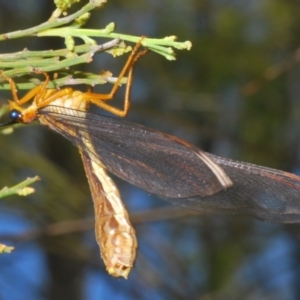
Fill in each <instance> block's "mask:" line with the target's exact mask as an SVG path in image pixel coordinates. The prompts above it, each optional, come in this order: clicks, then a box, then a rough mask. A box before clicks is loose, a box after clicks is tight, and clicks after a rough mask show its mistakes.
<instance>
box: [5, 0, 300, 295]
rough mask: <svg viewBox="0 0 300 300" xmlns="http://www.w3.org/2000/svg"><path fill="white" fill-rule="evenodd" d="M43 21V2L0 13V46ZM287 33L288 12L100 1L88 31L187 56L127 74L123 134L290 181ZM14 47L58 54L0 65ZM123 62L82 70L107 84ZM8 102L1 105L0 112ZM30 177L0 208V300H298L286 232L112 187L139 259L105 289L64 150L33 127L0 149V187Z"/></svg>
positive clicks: (291, 54) (86, 195)
mask: <svg viewBox="0 0 300 300" xmlns="http://www.w3.org/2000/svg"><path fill="white" fill-rule="evenodd" d="M81 2H82V3H81V4H78V5H77V6H75V8H76V7H77V8H79V7H80V5H82V4H84V3H85V1H81ZM53 10H54V5H53V3H52V1H50V0H47V1H38V0H26V1H24V0H23V1H22V0H14V1H9V0H0V32H2V33H6V32H10V31H14V30H21V29H25V28H29V27H32V26H35V25H37V24H39V23H41V22H44V21H45V20H47V19H48V18H49V16H50V14H51V12H52V11H53ZM299 19H300V1H298V0H272V1H268V0H251V1H246V0H238V1H237V0H185V1H179V0H127V1H121V0H109V1H108V3H107V5H106V6H105V8H104V9H101V10H97V11H94V12H93V15H92V18H91V20H90V21H89V23H88V24H87V27H94V28H103V27H105V26H106V25H107V24H108V23H109V22H112V21H113V22H115V23H116V25H117V30H116V31H119V32H122V33H128V34H132V35H138V36H139V35H147V36H149V37H163V36H168V35H177V36H178V37H179V40H181V41H185V40H190V41H192V43H193V47H192V49H191V51H180V52H177V60H176V61H173V62H170V61H167V60H166V59H165V58H163V57H161V56H159V55H157V54H155V53H150V54H148V55H147V56H145V57H143V58H142V59H141V60H140V61H139V62H138V65H137V68H136V72H135V78H134V87H133V93H132V108H131V111H130V114H129V116H128V117H127V119H128V120H131V121H134V122H137V123H140V124H144V125H146V126H148V127H152V128H155V129H158V130H160V131H164V132H167V133H169V134H173V135H176V136H179V137H182V138H184V139H186V140H188V141H189V142H192V143H193V144H195V145H197V146H199V147H200V148H201V149H203V150H205V151H209V152H212V153H215V154H218V155H221V156H226V157H230V158H233V159H237V160H242V161H247V162H251V163H256V164H260V165H264V166H269V167H274V168H279V169H283V170H287V171H290V172H294V173H299V172H300V170H299V167H300V147H299V146H300V145H299V143H300V120H299V117H300V98H299V94H300V93H299V92H300V68H299V64H298V60H299V59H300V56H299V53H300V52H299V51H300V48H299V44H300V43H299V36H300V22H299ZM25 47H26V48H28V49H30V50H42V49H49V48H53V49H59V48H63V41H62V40H61V39H59V38H51V39H50V38H49V39H45V38H43V39H42V38H36V37H31V38H30V39H19V40H12V41H6V42H2V43H1V52H2V53H7V52H16V51H21V50H22V49H24V48H25ZM125 59H126V57H122V58H118V59H113V58H112V57H110V56H109V55H107V54H101V55H98V56H97V57H96V58H95V60H94V62H93V63H92V64H90V65H85V66H83V70H86V71H93V72H100V71H101V70H103V69H104V70H111V71H113V72H114V74H118V71H119V70H120V69H121V68H122V66H123V64H124V61H125ZM109 88H110V86H109V85H107V86H105V87H102V86H101V87H100V88H99V89H98V91H101V92H103V91H108V90H109ZM83 89H84V87H83ZM8 97H10V93H8V92H7V93H6V92H4V91H2V92H1V99H2V103H3V104H4V103H6V99H7V98H8ZM122 99H123V98H122V92H121V93H119V94H118V97H117V99H116V100H115V103H117V104H116V105H118V103H119V104H120V105H121V103H122ZM34 175H39V176H40V177H41V178H42V180H41V181H40V182H38V183H37V184H35V185H34V187H35V188H36V193H35V194H33V195H30V196H28V197H26V198H22V197H18V196H12V197H9V198H6V199H4V200H1V201H0V242H2V243H6V244H8V245H12V246H15V247H16V250H15V251H14V252H13V253H12V254H10V255H8V254H5V255H1V256H0V299H1V300H2V299H4V300H6V299H9V300H19V299H31V300H34V299H53V300H60V299H62V300H66V299H72V300H76V299H87V300H94V299H117V300H119V299H122V300H127V299H145V300H146V299H151V300H153V299H199V300H200V299H201V300H208V299H213V300H215V299H249V300H250V299H251V300H253V299H260V300H267V299H268V300H269V299H272V300H273V299H274V300H276V299H285V300H294V299H295V300H296V299H299V298H300V282H299V278H300V276H299V275H300V274H299V273H300V270H299V266H300V227H299V225H278V224H267V223H263V222H260V221H257V220H254V219H252V218H248V217H222V216H204V215H200V214H198V215H196V214H195V213H194V212H189V211H188V210H184V209H181V208H176V207H173V206H172V205H170V204H169V203H166V202H164V201H162V200H160V199H157V198H155V197H153V196H151V195H149V194H148V193H145V192H144V191H142V190H140V189H137V188H135V187H133V186H130V185H129V184H127V183H125V182H122V181H121V180H118V179H116V182H117V184H118V186H119V187H120V190H121V194H122V197H123V199H124V200H125V202H126V205H127V207H128V209H129V211H130V215H131V219H132V221H133V222H134V226H135V228H136V230H137V235H138V240H139V244H140V248H139V254H138V258H137V261H136V264H135V268H134V269H133V270H132V272H131V274H130V276H129V279H128V280H122V279H115V278H112V277H110V276H109V275H108V274H107V273H106V271H105V267H104V265H103V262H102V260H101V259H100V255H99V249H98V246H97V244H96V242H95V239H94V231H93V206H92V200H91V196H90V192H89V188H88V184H87V180H86V178H85V174H84V171H83V167H82V165H81V160H80V157H79V155H78V152H77V149H76V148H74V147H73V146H72V145H71V144H70V143H69V142H68V141H66V140H64V139H63V138H62V137H61V136H59V135H58V134H56V133H54V132H51V131H50V130H48V129H47V128H43V127H42V126H40V125H38V124H36V125H31V126H23V127H22V128H18V129H17V130H15V132H14V133H13V134H11V135H1V136H0V187H4V186H12V185H14V184H16V183H18V182H19V181H21V180H23V179H25V178H26V177H28V176H34ZM299 199H300V197H299Z"/></svg>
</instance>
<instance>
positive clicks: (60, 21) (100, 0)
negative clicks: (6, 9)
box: [0, 0, 106, 41]
mask: <svg viewBox="0 0 300 300" xmlns="http://www.w3.org/2000/svg"><path fill="white" fill-rule="evenodd" d="M104 3H106V0H94V1H90V2H89V3H87V4H86V5H85V6H83V7H82V8H81V9H80V10H78V11H77V12H75V13H74V14H72V15H69V16H67V17H64V18H57V19H53V20H51V21H47V22H45V23H42V24H40V25H38V26H34V27H32V28H28V29H25V30H17V31H13V32H9V33H2V34H0V41H5V40H8V39H16V38H20V37H26V36H29V35H36V34H37V33H38V32H40V31H44V30H47V29H50V28H54V27H58V26H62V25H65V24H68V23H70V22H72V21H73V20H75V19H76V18H78V17H80V16H82V15H83V14H85V13H87V12H89V11H91V10H93V9H95V8H96V7H100V6H101V5H103V4H104Z"/></svg>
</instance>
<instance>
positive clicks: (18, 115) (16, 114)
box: [9, 109, 22, 122]
mask: <svg viewBox="0 0 300 300" xmlns="http://www.w3.org/2000/svg"><path fill="white" fill-rule="evenodd" d="M9 117H10V119H11V120H12V121H14V122H18V121H19V120H20V119H21V117H22V115H21V113H20V112H19V111H18V110H16V109H13V110H12V111H11V112H10V113H9Z"/></svg>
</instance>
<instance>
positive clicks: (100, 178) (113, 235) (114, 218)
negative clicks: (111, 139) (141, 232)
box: [80, 151, 138, 279]
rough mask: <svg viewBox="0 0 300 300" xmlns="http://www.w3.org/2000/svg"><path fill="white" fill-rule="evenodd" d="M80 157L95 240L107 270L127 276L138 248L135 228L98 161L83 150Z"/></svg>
mask: <svg viewBox="0 0 300 300" xmlns="http://www.w3.org/2000/svg"><path fill="white" fill-rule="evenodd" d="M80 152H81V151H80ZM81 157H82V160H83V165H84V168H85V172H86V175H87V178H88V181H89V184H90V189H91V193H92V197H93V201H94V208H95V231H96V240H97V242H98V244H99V247H100V250H101V256H102V258H103V261H104V263H105V265H106V269H107V272H108V273H109V274H111V275H112V276H115V277H121V276H122V277H124V278H126V279H127V277H128V275H129V273H130V271H131V269H132V267H133V263H134V261H135V257H136V251H137V247H138V244H137V239H136V236H135V230H134V229H133V227H132V226H131V224H130V221H129V217H128V213H127V211H126V208H125V206H124V204H123V202H122V200H121V197H120V194H119V191H118V189H117V187H116V186H115V184H114V182H113V181H112V179H111V178H110V177H109V176H108V175H107V173H106V171H105V170H104V169H103V168H102V166H101V165H102V164H101V162H100V161H97V160H95V158H93V160H91V159H90V158H89V157H87V156H86V155H85V154H83V153H82V152H81Z"/></svg>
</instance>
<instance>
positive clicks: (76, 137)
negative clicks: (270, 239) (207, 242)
mask: <svg viewBox="0 0 300 300" xmlns="http://www.w3.org/2000/svg"><path fill="white" fill-rule="evenodd" d="M139 46H140V44H137V45H136V47H135V48H134V50H133V51H132V53H131V55H130V57H129V59H128V61H127V63H126V65H125V67H124V68H123V70H122V72H121V74H120V76H119V78H122V77H123V76H124V74H126V73H128V83H127V87H126V97H125V107H124V110H117V109H115V108H113V107H111V106H109V105H107V104H106V103H104V102H103V100H108V99H111V98H112V97H113V94H114V93H115V91H116V90H117V88H118V84H119V79H118V81H117V82H116V85H115V86H114V87H113V89H112V91H113V93H110V94H108V95H106V94H104V95H100V94H93V93H81V92H79V91H73V90H72V89H70V88H68V89H63V90H60V91H57V90H52V89H47V88H46V87H47V84H48V82H49V78H48V75H47V74H45V73H44V75H45V76H46V81H45V83H44V84H43V85H41V86H39V87H36V88H34V89H33V90H31V91H29V93H28V94H27V95H25V96H24V97H23V98H22V99H20V100H19V99H18V97H17V95H16V86H15V84H14V82H13V80H12V79H10V78H7V77H5V76H4V75H2V77H4V78H5V79H6V80H8V81H9V83H10V86H11V90H12V94H13V99H14V101H10V110H11V111H10V117H11V122H10V124H11V123H17V122H21V123H25V124H26V123H30V122H32V121H34V120H36V119H38V120H39V121H40V123H42V124H43V125H46V126H48V127H50V128H51V129H53V130H55V131H57V132H58V133H60V134H62V135H63V136H65V137H66V138H67V139H68V140H70V141H71V142H72V143H73V144H74V145H75V146H76V147H77V148H78V149H79V152H80V154H81V157H82V161H83V164H84V168H85V171H86V175H87V178H88V181H89V185H90V189H91V193H92V197H93V201H94V208H95V215H96V217H95V219H96V224H95V228H96V238H97V241H98V244H99V246H100V249H101V255H102V258H103V260H104V262H105V264H106V268H107V270H108V272H109V273H110V274H111V275H113V276H116V277H119V276H123V277H125V278H127V276H128V274H129V272H130V270H131V268H132V267H133V263H134V260H135V257H136V249H137V240H136V236H135V231H134V228H133V227H132V226H131V224H130V221H129V217H128V213H127V211H126V209H125V206H124V204H123V202H122V200H121V196H120V194H119V192H118V189H117V187H116V185H115V184H114V182H113V181H112V179H111V178H110V177H109V176H108V174H107V172H106V171H109V172H111V173H113V174H115V175H117V176H118V177H120V178H121V179H123V180H125V181H127V182H129V183H131V184H133V185H136V186H138V187H140V188H142V189H144V190H146V191H147V192H149V193H152V194H155V195H157V196H159V197H161V198H164V199H166V200H169V201H171V203H173V204H176V205H180V206H184V207H187V208H190V209H193V210H198V211H201V212H204V213H210V214H221V215H224V214H229V215H249V216H253V217H255V218H258V219H260V220H264V221H269V222H282V223H289V222H300V177H298V176H296V175H293V174H290V173H286V172H282V171H278V170H275V169H270V168H265V167H261V166H256V165H252V164H248V163H243V162H237V161H233V160H230V159H226V158H222V157H217V156H215V155H212V154H209V153H205V152H203V151H201V150H200V149H198V148H196V147H195V146H193V145H191V144H189V143H188V142H186V141H184V140H181V139H179V138H177V137H174V136H170V135H167V134H164V133H161V132H159V131H155V130H152V129H150V128H147V127H144V126H141V125H138V124H133V123H129V122H125V121H123V120H121V119H116V118H112V117H108V116H103V115H98V114H92V113H89V112H87V106H88V104H89V103H90V102H92V103H95V104H97V105H98V106H100V107H102V108H104V109H107V110H109V111H111V112H113V113H115V114H117V115H119V116H124V115H126V113H127V111H128V108H129V95H130V87H131V82H132V74H133V65H134V63H135V62H136V61H137V59H138V58H139V57H140V56H141V55H142V54H144V52H137V50H138V48H139ZM124 69H125V70H124ZM32 98H33V102H32V104H31V105H29V106H28V107H27V108H23V107H22V105H23V104H25V103H27V102H28V101H30V100H31V99H32ZM126 107H127V109H126ZM4 125H6V124H4Z"/></svg>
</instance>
